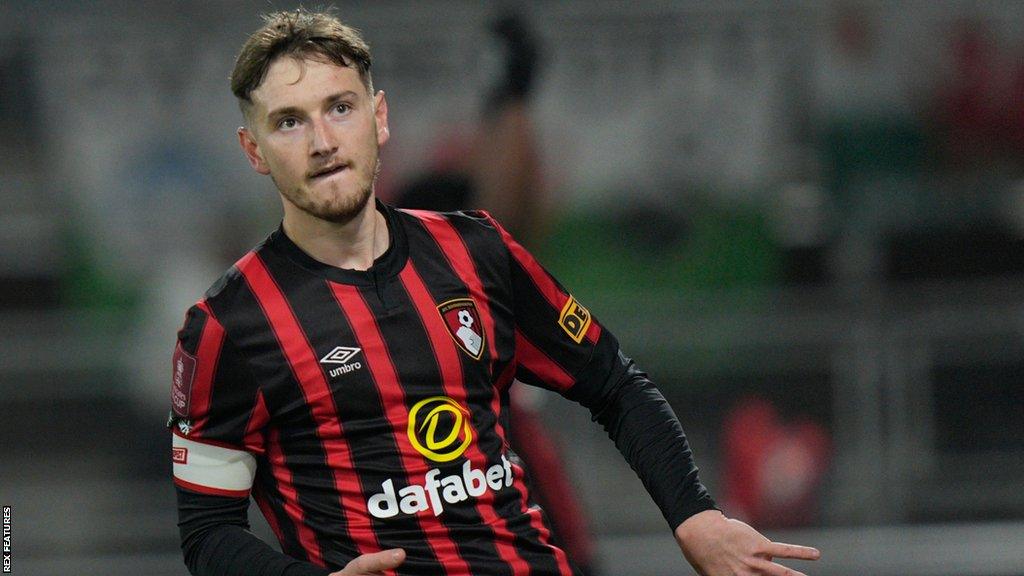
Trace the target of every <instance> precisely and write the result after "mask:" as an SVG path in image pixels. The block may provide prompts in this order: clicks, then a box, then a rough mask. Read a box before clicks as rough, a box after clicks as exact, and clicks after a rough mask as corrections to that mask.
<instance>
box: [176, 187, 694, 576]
mask: <svg viewBox="0 0 1024 576" xmlns="http://www.w3.org/2000/svg"><path fill="white" fill-rule="evenodd" d="M378 209H379V210H381V211H382V212H383V213H384V215H385V217H386V220H387V223H388V230H389V234H390V239H391V242H390V245H389V248H388V250H387V251H386V252H385V253H384V254H383V255H382V256H380V257H379V258H378V259H377V260H376V261H375V262H374V264H373V266H372V267H371V268H370V269H369V270H366V271H355V270H343V269H339V268H335V267H332V266H329V265H326V264H323V263H320V262H318V261H316V260H314V259H313V258H312V257H310V256H309V255H307V254H306V253H305V252H303V251H302V250H300V249H299V248H298V247H297V246H296V245H295V244H294V243H292V242H291V240H289V239H288V237H287V236H286V235H285V234H284V232H283V231H282V230H280V229H279V230H278V231H277V232H275V233H273V234H272V235H271V236H270V237H269V238H268V239H267V240H266V241H265V242H263V243H262V244H261V245H260V246H258V247H257V248H255V249H254V250H253V251H251V252H249V253H248V254H246V255H245V256H244V257H243V258H242V259H241V260H239V261H238V262H237V263H236V264H235V266H234V267H232V269H231V270H230V271H229V272H228V273H227V274H225V276H223V277H222V278H221V279H220V280H219V281H218V282H217V283H216V284H215V285H214V286H213V287H212V288H211V289H210V290H209V291H208V292H207V294H206V296H205V297H204V299H202V300H201V301H200V302H198V303H197V304H196V305H195V306H193V307H192V308H191V309H190V310H189V312H188V314H187V317H186V321H185V325H184V327H183V328H182V330H181V331H180V332H179V342H178V347H177V349H176V352H175V381H174V387H173V398H172V400H173V413H172V423H171V424H172V429H173V431H174V434H175V450H174V460H175V466H174V468H175V482H176V483H177V485H178V487H179V493H181V492H187V493H195V494H202V495H206V496H209V497H212V498H211V500H210V501H213V502H216V501H217V499H238V498H247V497H248V496H249V495H250V494H251V495H252V497H253V498H254V499H255V501H256V502H257V504H258V505H259V507H260V509H261V511H262V512H263V514H264V516H265V517H266V519H267V521H268V523H269V525H270V526H271V527H272V528H273V530H274V532H275V533H276V535H277V537H278V539H279V541H280V543H281V547H282V550H283V552H285V553H286V554H287V555H289V556H291V557H293V558H296V559H300V560H304V561H308V562H310V563H312V564H315V565H317V566H324V567H330V568H333V569H337V568H340V567H342V566H344V565H345V563H347V562H348V561H349V560H351V559H352V558H353V557H355V556H357V555H359V554H363V553H368V552H375V551H378V550H382V549H386V548H404V549H405V550H406V552H407V560H406V562H405V563H404V564H403V565H402V566H401V567H400V568H398V569H397V570H396V573H397V574H409V575H414V574H424V575H426V574H430V575H437V574H447V575H450V576H457V575H466V576H468V575H477V576H479V575H483V574H510V575H520V574H522V575H528V574H529V575H533V576H543V575H552V576H555V575H559V576H569V575H570V574H572V569H571V568H570V564H569V562H568V559H567V558H566V556H565V554H564V553H563V552H562V551H561V550H560V549H558V548H557V547H555V546H553V545H552V544H551V542H550V534H549V530H548V528H547V527H546V525H545V521H544V520H543V519H542V516H541V512H540V510H539V509H538V508H537V507H535V506H531V505H530V500H529V496H528V493H527V488H526V484H525V478H524V471H523V470H522V468H521V466H520V464H519V460H518V458H517V457H516V456H515V454H514V453H513V452H512V451H511V450H510V448H509V445H508V441H507V438H508V416H507V413H508V391H509V386H510V385H511V383H512V381H513V379H514V378H515V379H518V380H520V381H523V382H526V383H528V384H532V385H537V386H542V387H545V388H549V389H553V390H555V391H558V392H560V393H562V394H564V395H566V396H568V397H570V398H573V399H575V400H577V401H580V402H581V403H583V404H585V405H587V406H588V407H590V408H591V409H592V410H595V413H597V411H599V410H605V409H607V408H608V406H612V405H613V404H614V405H615V406H616V408H615V409H613V410H611V412H621V413H622V415H623V417H626V416H625V412H629V410H628V409H625V408H622V409H621V410H620V408H619V406H620V405H621V404H622V402H623V400H622V399H620V398H619V396H621V392H622V390H624V389H625V388H624V387H623V383H624V382H627V381H632V382H634V383H635V382H636V381H638V380H641V381H643V382H644V383H646V378H643V375H642V374H641V373H638V372H636V371H635V370H632V369H631V368H630V364H631V363H629V362H628V361H626V360H625V359H624V357H622V356H621V354H620V352H619V346H618V343H617V342H616V340H615V339H614V337H613V336H612V335H611V334H610V333H609V332H608V331H607V330H604V329H602V327H601V326H600V325H599V324H598V323H597V321H596V320H594V319H593V318H592V317H591V316H590V314H589V312H588V311H587V310H586V309H585V308H584V307H583V306H581V305H580V304H579V303H578V302H577V301H576V300H575V299H574V298H573V297H572V296H571V295H570V294H569V293H568V292H567V291H566V290H565V289H564V288H563V287H562V286H561V285H560V284H559V283H558V282H557V281H555V280H554V279H553V278H552V277H551V276H550V275H549V274H548V273H547V272H546V271H545V270H544V269H543V268H542V267H541V266H540V265H539V264H538V263H537V262H536V261H535V260H534V258H533V257H532V256H531V255H530V254H529V253H528V252H527V251H526V250H524V249H523V248H522V247H521V246H520V245H519V244H517V243H516V242H515V241H514V240H513V239H512V238H511V237H509V235H508V234H507V233H506V232H505V231H504V230H503V229H502V228H501V227H500V226H499V225H498V224H497V223H496V222H494V220H493V219H491V218H490V216H489V215H487V214H486V213H483V212H468V213H456V214H438V213H432V212H421V211H407V210H397V209H394V208H391V207H389V206H386V205H384V204H381V203H379V204H378ZM638 374H639V376H638ZM651 389H653V387H651ZM654 392H655V393H656V390H655V391H654ZM640 396H641V394H639V393H638V394H634V397H636V398H640ZM658 398H660V396H658ZM626 401H627V402H628V399H627V400H626ZM637 401H638V402H639V401H640V400H637ZM659 402H662V403H663V399H661V400H659ZM670 412H671V411H670V410H669V414H670ZM669 419H670V420H671V423H674V425H675V427H676V428H678V423H677V422H675V418H674V416H671V417H670V418H669ZM620 424H621V423H620ZM607 425H608V424H607V423H606V426H607ZM616 426H617V427H618V428H621V427H622V426H621V425H618V424H616ZM626 427H627V428H628V423H627V424H626ZM671 433H672V434H676V435H677V436H678V437H680V438H682V430H681V429H678V430H675V429H672V430H671ZM613 438H614V434H613ZM617 441H618V440H617ZM680 450H681V451H682V452H683V458H682V460H681V462H683V464H688V466H687V467H684V468H683V469H682V470H676V471H672V470H662V469H658V466H657V465H655V464H644V463H643V461H642V460H643V456H642V455H641V456H636V455H634V457H631V456H630V455H629V454H627V458H630V459H631V464H633V465H634V467H635V468H638V472H640V473H641V478H643V479H644V481H645V484H648V488H649V489H651V490H652V494H654V496H655V499H656V501H658V503H659V505H661V506H662V510H663V512H665V514H666V518H668V519H669V521H670V523H671V522H676V521H678V522H681V521H682V519H685V517H686V516H688V515H689V514H692V513H695V512H697V511H700V510H703V509H707V508H710V507H712V506H713V503H711V500H710V497H708V496H707V493H706V491H704V490H703V487H702V486H700V484H699V481H697V478H696V468H695V467H693V466H692V461H691V460H690V457H689V451H688V449H687V448H686V446H685V439H684V438H683V439H682V444H681V445H680ZM634 460H636V461H634ZM645 475H646V476H654V478H653V479H651V480H650V482H649V481H648V478H645ZM659 475H668V476H671V477H672V478H671V480H662V479H659V478H657V476H659ZM651 483H653V484H654V486H652V485H651ZM659 491H660V492H664V494H660V495H659V494H658V492H659ZM659 500H663V501H664V502H662V501H659ZM680 500H682V502H680ZM666 507H668V508H671V510H666ZM680 515H682V518H678V517H679V516H680Z"/></svg>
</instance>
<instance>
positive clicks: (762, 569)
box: [750, 558, 807, 576]
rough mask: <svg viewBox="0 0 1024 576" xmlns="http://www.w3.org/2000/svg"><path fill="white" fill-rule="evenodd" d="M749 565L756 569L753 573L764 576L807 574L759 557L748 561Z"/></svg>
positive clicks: (800, 575) (797, 575) (799, 575)
mask: <svg viewBox="0 0 1024 576" xmlns="http://www.w3.org/2000/svg"><path fill="white" fill-rule="evenodd" d="M750 567H751V568H753V569H754V570H756V572H755V574H763V575H764V576H807V575H806V574H804V573H803V572H797V571H796V570H793V569H792V568H786V567H785V566H782V565H779V564H776V563H774V562H769V561H768V560H762V559H760V558H758V559H755V560H754V561H753V562H750Z"/></svg>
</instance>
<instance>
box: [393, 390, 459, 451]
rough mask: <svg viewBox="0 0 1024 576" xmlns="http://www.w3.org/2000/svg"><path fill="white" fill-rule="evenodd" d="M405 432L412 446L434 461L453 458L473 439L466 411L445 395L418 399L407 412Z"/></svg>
mask: <svg viewBox="0 0 1024 576" xmlns="http://www.w3.org/2000/svg"><path fill="white" fill-rule="evenodd" d="M421 414H422V415H421ZM408 432H409V442H412V447H413V448H415V449H416V451H417V452H419V453H420V454H423V455H424V456H426V457H427V458H430V459H431V460H433V461H434V462H451V461H452V460H455V459H456V458H458V457H459V456H462V453H463V452H465V451H466V448H469V443H470V442H472V441H473V430H472V429H471V428H470V426H469V411H468V410H466V409H465V408H463V407H462V406H459V404H458V403H457V402H456V401H455V400H452V399H451V398H449V397H447V396H433V397H431V398H427V399H425V400H420V401H419V402H417V403H416V405H415V406H413V407H412V410H410V411H409V431H408ZM460 436H461V440H462V441H461V443H460V442H459V440H460Z"/></svg>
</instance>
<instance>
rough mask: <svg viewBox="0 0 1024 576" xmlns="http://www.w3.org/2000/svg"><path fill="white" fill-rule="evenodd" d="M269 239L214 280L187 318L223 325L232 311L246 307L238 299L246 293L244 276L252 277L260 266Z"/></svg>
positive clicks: (190, 310) (231, 314)
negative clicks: (261, 255)
mask: <svg viewBox="0 0 1024 576" xmlns="http://www.w3.org/2000/svg"><path fill="white" fill-rule="evenodd" d="M271 238H273V235H271ZM271 238H268V239H267V240H266V241H264V242H262V243H261V244H259V245H258V246H256V247H254V248H252V249H251V250H249V251H248V252H246V253H245V255H243V256H242V257H241V258H239V259H238V260H237V261H235V263H234V264H232V265H231V266H230V267H229V268H228V269H227V270H225V271H224V273H223V274H221V275H220V276H219V277H218V278H217V279H216V280H214V282H213V283H212V284H211V285H210V287H209V288H207V290H206V292H205V293H204V294H203V297H202V298H201V299H200V300H199V301H198V302H196V303H195V304H193V305H192V307H191V308H190V309H189V311H188V313H187V318H192V317H194V316H195V317H200V318H205V317H213V318H214V320H215V321H216V322H217V323H218V324H220V325H224V324H225V320H226V319H227V317H228V316H234V315H235V314H233V310H235V309H236V308H238V307H246V306H247V305H246V304H245V303H242V302H240V300H243V299H240V298H239V296H240V295H242V294H243V293H245V292H247V291H248V288H247V280H246V276H248V275H252V273H253V271H254V269H255V268H257V267H259V266H261V264H260V262H259V261H260V254H261V253H262V252H263V251H264V250H265V249H266V245H267V243H268V242H269V241H270V239H271ZM225 328H226V326H225Z"/></svg>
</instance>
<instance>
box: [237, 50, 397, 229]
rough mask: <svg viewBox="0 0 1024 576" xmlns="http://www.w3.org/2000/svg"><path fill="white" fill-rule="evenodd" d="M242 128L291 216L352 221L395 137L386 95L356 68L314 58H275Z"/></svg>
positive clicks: (246, 145) (243, 139)
mask: <svg viewBox="0 0 1024 576" xmlns="http://www.w3.org/2000/svg"><path fill="white" fill-rule="evenodd" d="M252 103H253V107H252V109H251V111H250V114H249V116H250V118H249V120H250V122H249V124H250V125H249V127H248V128H241V129H239V131H238V136H239V142H240V143H241V145H242V149H243V150H244V151H245V154H246V156H247V157H248V159H249V162H250V163H251V164H252V166H253V168H254V169H255V170H256V171H257V172H259V173H260V174H269V175H270V177H271V178H272V179H273V180H274V184H276V185H277V188H278V190H280V191H281V196H282V198H283V199H284V203H285V214H286V215H287V214H288V212H291V211H294V210H295V209H298V210H300V211H302V212H304V213H306V214H308V215H311V216H314V217H316V218H319V219H321V220H327V221H330V222H336V223H345V222H348V221H350V220H351V219H352V218H353V217H355V215H356V214H358V213H359V212H360V211H361V210H362V209H363V208H364V207H365V206H366V203H367V201H368V200H369V198H370V196H371V195H372V193H373V181H374V177H375V176H376V171H377V158H378V151H379V147H380V146H381V145H383V144H384V143H385V142H387V140H388V118H387V103H386V101H385V100H384V93H383V92H378V93H377V96H376V97H371V96H370V94H369V93H368V92H367V90H366V87H365V86H364V85H363V83H362V81H361V80H360V78H359V72H358V71H357V70H356V69H354V68H348V67H344V66H338V65H336V64H332V63H324V62H321V61H319V60H315V59H302V60H300V59H297V58H293V57H282V58H279V59H277V60H276V61H274V62H273V63H272V64H271V65H270V69H269V70H268V71H267V76H266V78H265V79H264V80H263V83H262V84H260V86H259V88H257V89H256V90H254V91H253V93H252Z"/></svg>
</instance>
